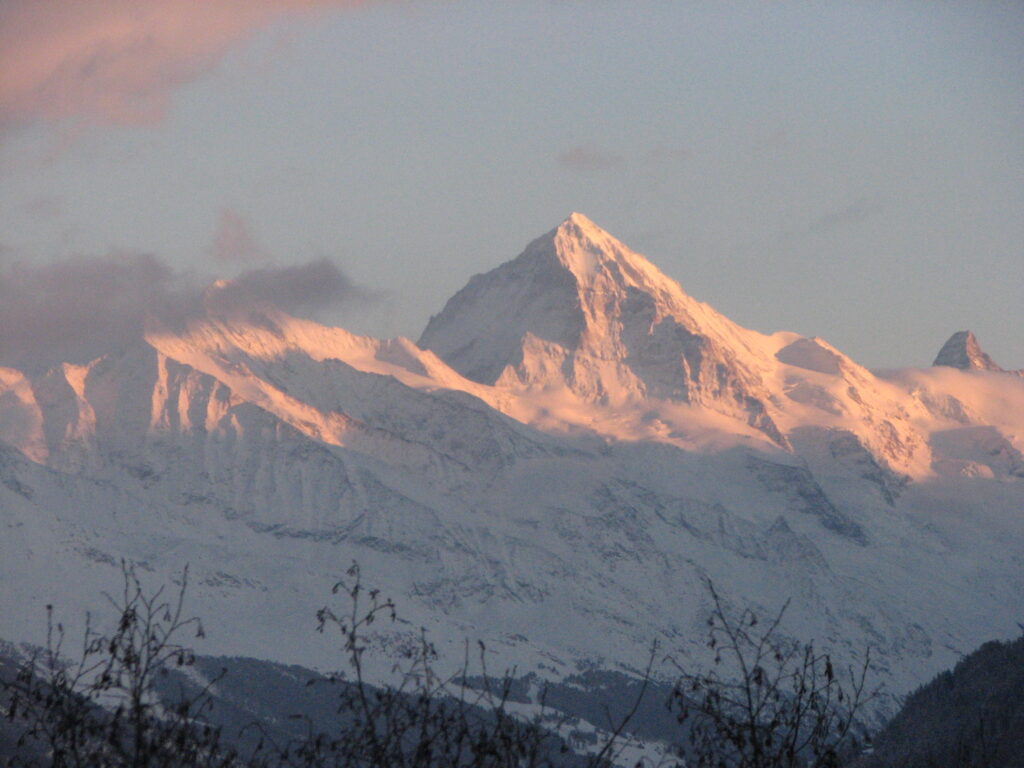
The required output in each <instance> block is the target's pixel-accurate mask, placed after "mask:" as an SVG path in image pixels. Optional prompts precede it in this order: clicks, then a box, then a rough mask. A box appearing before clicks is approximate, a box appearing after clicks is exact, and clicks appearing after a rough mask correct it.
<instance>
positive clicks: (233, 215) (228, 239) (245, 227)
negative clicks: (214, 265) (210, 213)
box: [210, 208, 267, 262]
mask: <svg viewBox="0 0 1024 768" xmlns="http://www.w3.org/2000/svg"><path fill="white" fill-rule="evenodd" d="M210 255H211V256H213V259H214V261H227V262H230V261H235V262H252V261H263V260H264V259H266V258H267V253H266V251H264V250H263V248H261V247H260V245H259V243H257V242H256V239H255V238H254V237H253V236H252V231H251V230H250V228H249V223H248V222H247V221H246V220H245V219H244V218H243V217H242V215H241V214H239V213H238V211H235V210H233V209H231V208H225V209H224V210H222V211H221V212H220V219H219V220H218V222H217V231H216V233H215V234H214V236H213V244H212V246H211V248H210Z"/></svg>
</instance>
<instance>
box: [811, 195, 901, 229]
mask: <svg viewBox="0 0 1024 768" xmlns="http://www.w3.org/2000/svg"><path fill="white" fill-rule="evenodd" d="M884 211H885V206H884V205H883V204H882V203H881V202H877V201H874V202H873V201H871V200H866V199H861V200H858V201H857V202H855V203H851V204H850V205H847V206H845V207H843V208H840V209H839V210H837V211H831V212H829V213H826V214H825V215H823V216H819V217H818V218H817V219H815V220H814V221H812V222H811V224H810V226H809V227H808V230H809V231H811V232H828V231H831V230H833V229H836V228H838V227H843V226H846V225H847V224H859V223H860V222H862V221H865V220H866V219H870V218H871V217H873V216H877V215H878V214H881V213H883V212H884Z"/></svg>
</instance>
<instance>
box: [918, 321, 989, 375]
mask: <svg viewBox="0 0 1024 768" xmlns="http://www.w3.org/2000/svg"><path fill="white" fill-rule="evenodd" d="M932 365H946V366H949V367H950V368H959V369H961V370H964V371H1001V370H1003V369H1002V368H1000V367H999V366H998V365H996V362H995V361H994V360H993V359H992V358H991V357H989V356H988V355H987V354H985V351H984V350H983V349H982V348H981V345H980V344H979V343H978V339H977V338H976V337H975V335H974V334H973V333H971V332H970V331H957V332H956V333H954V334H953V335H952V336H950V337H949V340H948V341H947V342H946V343H945V344H943V345H942V349H940V350H939V354H938V355H936V357H935V362H933V363H932Z"/></svg>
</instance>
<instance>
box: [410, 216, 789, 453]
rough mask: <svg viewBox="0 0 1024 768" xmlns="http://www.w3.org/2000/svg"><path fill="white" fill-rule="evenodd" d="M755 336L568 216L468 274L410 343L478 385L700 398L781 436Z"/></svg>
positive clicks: (588, 396) (600, 397)
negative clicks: (508, 257)
mask: <svg viewBox="0 0 1024 768" xmlns="http://www.w3.org/2000/svg"><path fill="white" fill-rule="evenodd" d="M757 337H758V334H754V333H753V332H751V331H747V330H746V329H743V328H740V327H739V326H737V325H735V324H734V323H732V321H730V320H728V318H725V317H724V316H722V315H720V314H718V313H717V312H715V311H714V310H713V309H711V308H710V307H708V306H707V305H705V304H702V303H700V302H698V301H695V300H694V299H692V298H691V297H689V296H687V295H686V294H685V293H684V292H683V290H682V289H681V288H680V287H679V285H678V284H677V283H676V282H675V281H673V280H671V279H670V278H668V277H666V276H665V275H664V274H663V273H662V272H661V271H660V270H658V268H657V267H655V266H654V265H653V264H651V263H650V262H649V261H648V260H647V259H645V258H644V257H643V256H641V255H639V254H637V253H634V252H633V251H631V250H630V249H629V248H627V247H626V246H625V245H623V244H622V243H620V242H619V241H618V240H616V239H615V238H614V237H612V236H611V235H609V234H608V233H607V232H605V231H604V230H602V229H600V228H599V227H598V226H597V225H595V224H594V223H593V222H591V221H590V220H589V219H587V218H586V217H585V216H583V215H581V214H578V213H574V214H572V215H571V216H570V217H569V218H568V219H566V220H565V221H564V222H562V224H561V225H559V226H558V227H557V228H556V229H554V230H552V231H551V232H549V233H548V234H546V235H544V236H543V237H540V238H538V239H537V240H535V241H533V242H532V243H530V245H529V246H528V247H527V248H526V250H525V251H524V252H523V254H522V255H520V256H519V257H518V258H516V259H514V260H513V261H510V262H507V263H506V264H503V265H502V266H500V267H498V268H497V269H494V270H492V271H491V272H488V273H486V274H483V275H477V276H475V277H474V278H473V279H472V280H470V282H469V284H468V285H466V287H465V288H463V289H462V290H461V291H459V292H458V293H457V294H456V295H455V296H454V297H453V298H452V299H451V300H450V301H449V302H448V304H447V305H446V306H445V308H444V310H443V311H442V312H441V313H440V314H438V315H435V316H434V317H432V318H431V320H430V322H429V323H428V325H427V327H426V329H425V330H424V332H423V335H422V336H421V338H420V341H419V345H420V346H421V347H423V348H424V349H430V350H432V351H434V352H435V353H437V355H438V356H439V357H441V358H442V359H443V360H444V361H445V362H447V363H448V364H449V365H451V366H452V367H453V368H455V369H456V370H457V371H459V372H460V373H462V374H463V375H465V376H466V377H468V378H470V379H473V380H476V381H479V382H482V383H486V384H494V383H500V384H502V385H505V386H515V387H518V388H520V389H523V390H543V389H549V390H550V389H552V388H557V387H563V386H564V387H567V388H568V389H570V390H571V391H572V392H574V393H575V394H577V395H578V396H580V397H581V398H583V399H584V400H585V401H589V402H599V403H611V404H615V403H622V402H630V401H632V402H636V401H641V400H644V399H645V398H668V399H673V400H678V401H681V402H684V403H692V404H700V405H704V406H707V407H710V408H712V409H713V410H717V411H720V412H723V413H726V414H730V415H734V416H737V417H739V418H742V419H743V420H745V421H746V422H747V423H748V424H750V425H751V426H754V427H755V428H757V429H759V430H761V431H762V432H764V433H765V434H767V435H768V436H769V437H770V438H771V439H772V440H773V441H775V442H778V443H780V444H783V443H785V438H784V437H783V435H782V434H781V432H780V431H779V430H778V428H777V427H776V426H775V424H774V422H773V421H772V418H771V416H770V413H769V411H770V407H769V396H768V393H767V391H766V390H765V388H764V386H763V384H762V381H761V376H760V370H762V369H763V368H765V367H766V364H765V362H764V360H763V357H764V355H763V352H762V350H761V349H760V345H759V343H758V340H757Z"/></svg>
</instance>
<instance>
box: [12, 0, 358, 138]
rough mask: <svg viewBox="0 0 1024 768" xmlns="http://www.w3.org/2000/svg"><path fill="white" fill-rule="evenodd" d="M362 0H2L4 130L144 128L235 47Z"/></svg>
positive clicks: (156, 119)
mask: <svg viewBox="0 0 1024 768" xmlns="http://www.w3.org/2000/svg"><path fill="white" fill-rule="evenodd" d="M356 4H358V0H201V2H199V1H197V0H145V2H139V0H73V2H67V1H66V0H3V4H2V5H0V129H2V128H7V129H10V128H11V127H14V126H19V125H25V124H29V123H32V122H34V121H37V120H49V121H58V120H73V121H78V122H84V123H100V124H103V123H117V124H145V123H153V122H155V121H158V120H160V119H161V118H162V117H163V116H164V114H165V113H166V111H167V108H168V103H169V98H170V95H171V94H172V93H173V91H174V90H175V89H177V88H179V87H181V86H182V85H185V84H186V83H189V82H192V81H193V80H195V79H197V78H198V77H200V76H202V75H203V74H205V73H207V72H209V71H210V70H211V69H213V68H214V67H215V66H216V65H217V64H218V63H219V62H220V60H221V59H222V58H223V57H224V55H225V53H227V51H228V50H229V49H230V48H231V47H232V46H234V45H237V44H239V43H241V42H242V41H245V40H247V39H248V38H249V37H251V36H252V35H253V34H254V33H255V32H256V31H258V30H259V29H261V28H264V27H266V26H269V25H271V24H273V23H274V22H276V21H279V20H281V19H283V18H285V17H287V16H297V15H301V14H308V13H311V12H313V11H317V10H324V9H329V8H335V7H344V6H352V5H356Z"/></svg>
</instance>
